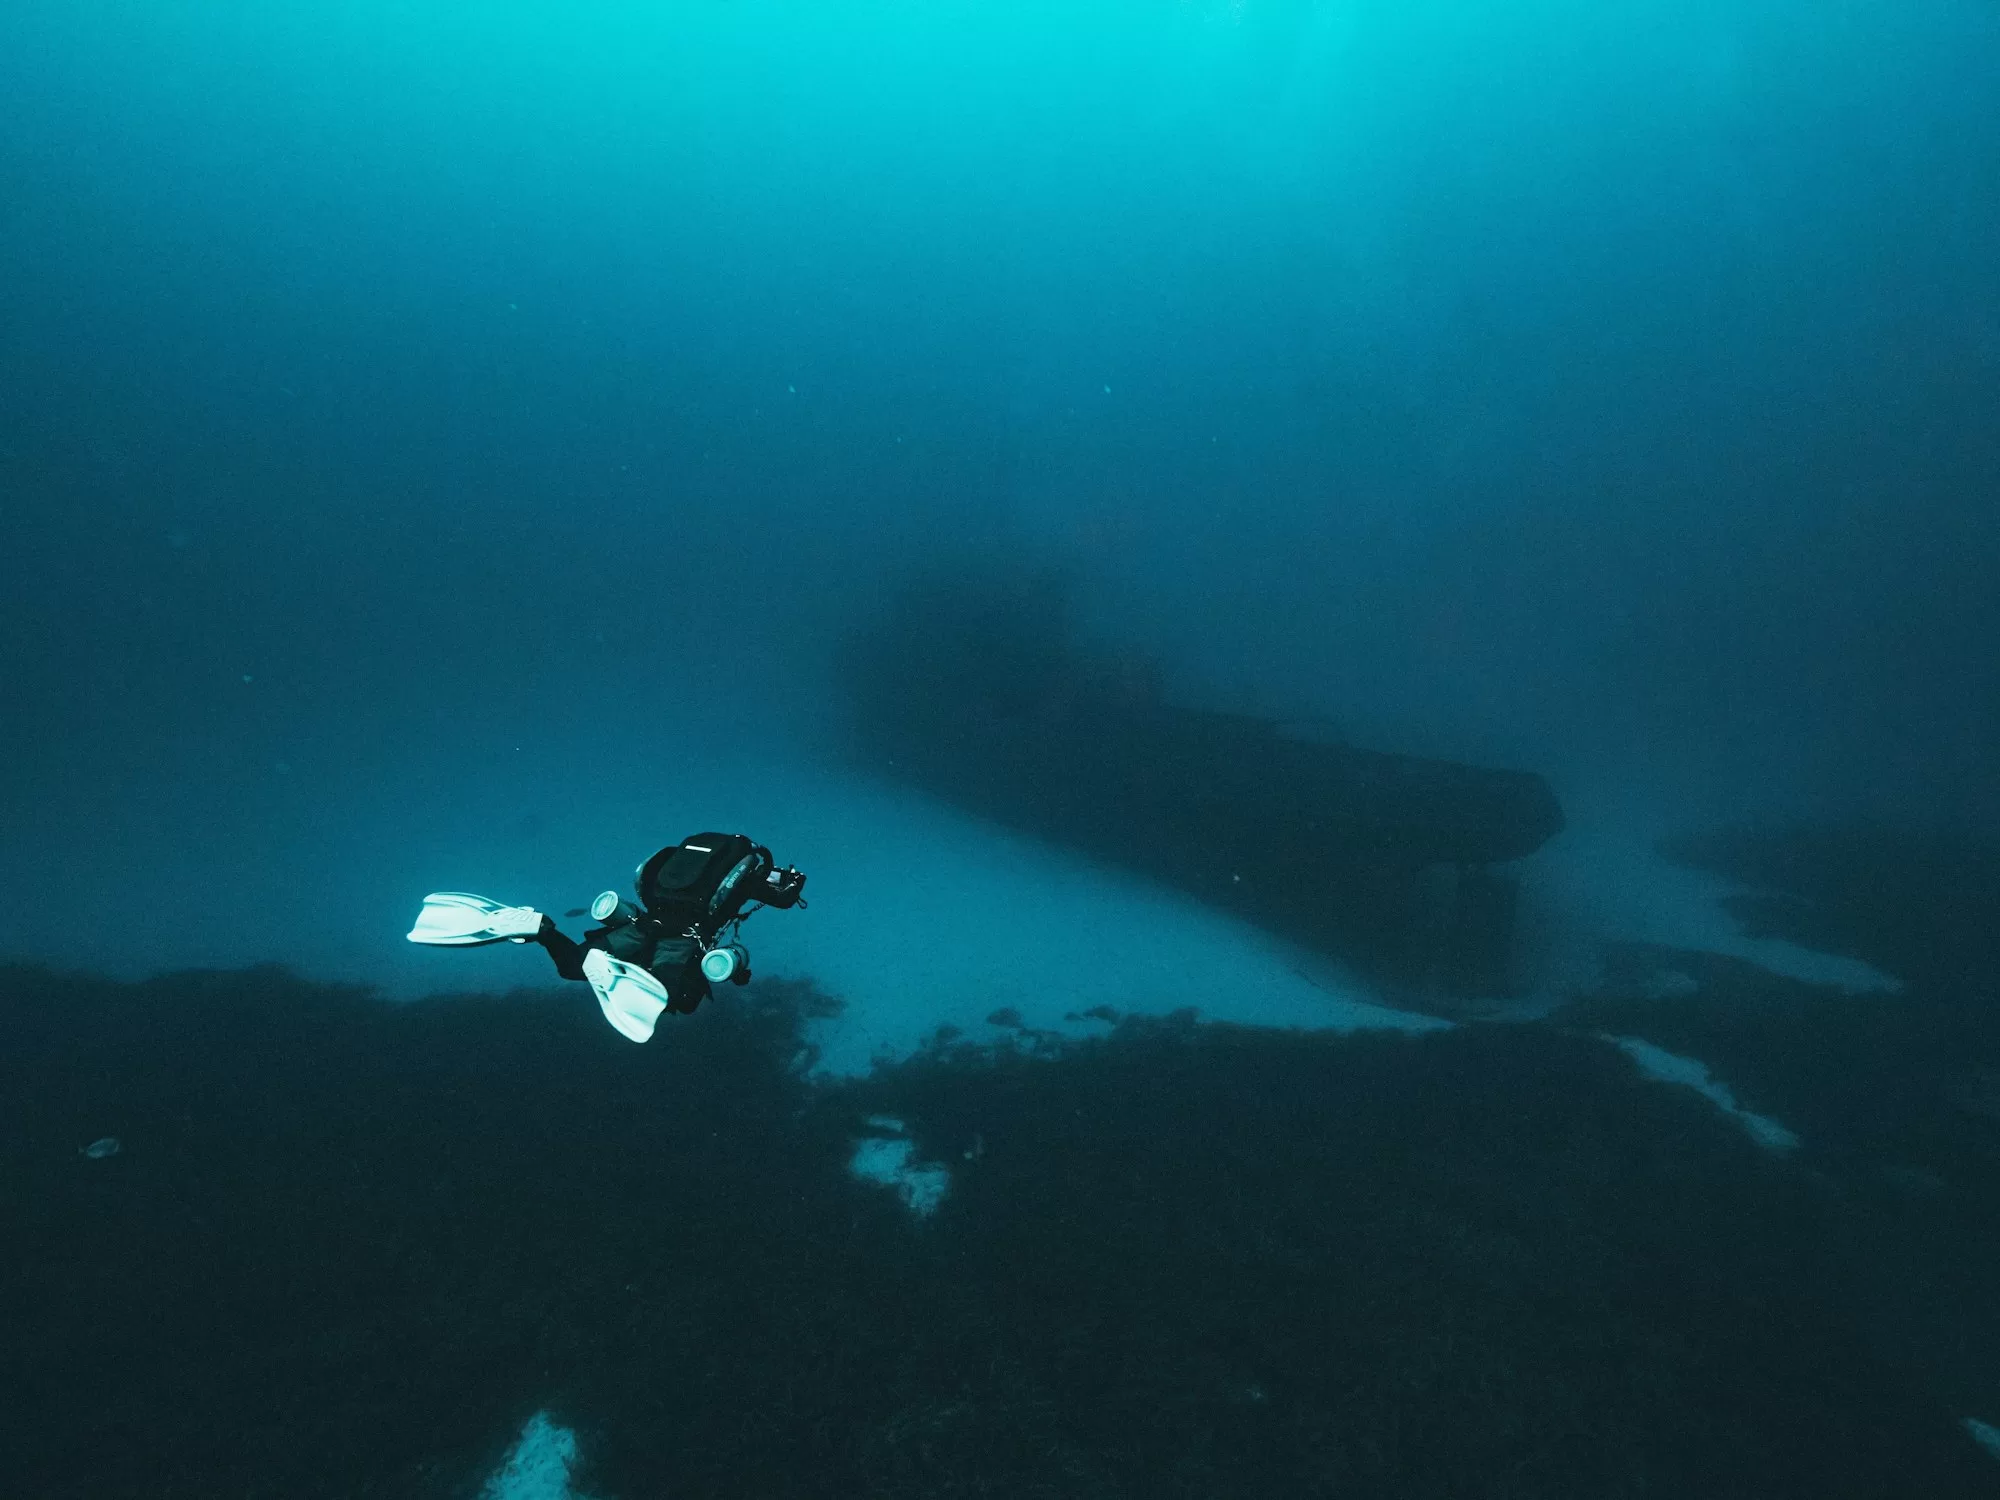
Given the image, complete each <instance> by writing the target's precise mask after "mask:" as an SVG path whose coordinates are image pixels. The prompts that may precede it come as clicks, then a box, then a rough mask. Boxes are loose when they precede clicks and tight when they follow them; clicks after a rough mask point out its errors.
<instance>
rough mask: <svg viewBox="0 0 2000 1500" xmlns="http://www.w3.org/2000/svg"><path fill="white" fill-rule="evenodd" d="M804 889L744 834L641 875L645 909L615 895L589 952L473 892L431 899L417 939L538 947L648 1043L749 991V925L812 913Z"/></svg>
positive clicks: (624, 1028) (700, 842)
mask: <svg viewBox="0 0 2000 1500" xmlns="http://www.w3.org/2000/svg"><path fill="white" fill-rule="evenodd" d="M805 885H806V877H805V876H804V875H803V874H802V873H800V871H799V870H798V869H797V867H796V866H793V865H786V866H785V867H784V868H783V869H779V868H778V865H777V861H776V860H775V859H773V858H772V856H771V851H770V850H769V849H766V848H765V847H764V846H763V845H762V844H759V843H754V842H752V841H751V839H750V838H749V837H748V836H746V835H744V834H740V833H696V834H690V835H689V836H688V837H687V838H684V839H682V840H681V841H680V842H679V843H678V844H669V845H668V846H667V847H666V848H664V849H662V850H660V851H659V852H658V853H656V854H654V855H653V856H652V857H651V858H650V859H648V860H646V862H645V863H644V864H642V865H640V866H639V870H638V875H637V877H636V879H635V880H634V881H633V892H634V894H635V895H637V896H638V898H639V901H638V904H637V905H634V904H633V903H632V902H630V901H627V900H625V899H624V898H623V897H621V896H620V895H619V894H618V893H617V892H616V891H606V892H604V893H603V894H602V895H601V896H599V897H598V898H597V899H596V900H595V901H593V902H591V903H590V907H589V913H590V916H591V917H592V919H593V920H595V921H596V922H597V924H598V925H597V926H596V927H593V928H591V929H590V930H589V931H588V932H586V933H585V934H584V935H583V940H582V941H581V942H578V941H576V940H575V939H573V938H571V937H569V936H568V935H567V934H565V933H564V932H563V931H562V930H561V929H560V928H558V927H557V926H556V924H555V919H554V918H552V917H547V916H544V915H543V914H542V913H541V912H539V911H536V910H534V909H533V908H531V907H526V906H503V905H501V904H500V903H499V902H497V901H489V900H487V899H486V898H485V897H484V896H472V895H467V894H466V893H465V892H463V891H435V892H433V893H432V894H430V895H428V896H426V897H425V898H424V905H423V909H422V911H420V912H419V913H418V914H417V923H416V926H414V927H413V928H411V929H410V933H409V939H410V941H411V942H413V943H425V944H429V945H432V946H436V947H447V948H468V947H477V946H480V945H482V944H486V943H502V942H512V943H539V944H540V945H541V946H542V947H543V948H544V949H546V950H547V952H548V955H549V957H550V958H552V959H554V960H555V966H556V972H557V973H558V974H560V975H562V977H563V978H565V979H578V980H583V981H585V982H587V983H588V984H589V985H590V987H591V989H592V990H594V991H595V992H596V994H597V1003H598V1005H599V1006H600V1007H602V1009H603V1011H604V1018H605V1020H607V1021H609V1022H610V1023H611V1024H612V1026H613V1027H615V1028H616V1029H617V1030H618V1032H619V1034H620V1035H622V1036H626V1037H629V1038H631V1039H632V1040H633V1041H635V1042H643V1041H647V1040H649V1039H650V1038H651V1037H652V1035H653V1027H654V1025H655V1023H656V1022H657V1021H658V1020H659V1018H660V1014H661V1012H663V1011H669V1010H670V1011H673V1012H675V1013H676V1014H679V1015H686V1014H688V1013H689V1012H691V1011H693V1010H694V1008H695V1007H696V1006H698V1005H700V1004H701V1002H702V1001H703V1000H706V999H707V998H708V997H709V995H710V994H711V993H712V991H711V990H710V988H709V986H710V985H711V984H720V983H722V982H723V981H724V980H727V981H728V982H729V983H731V984H748V983H749V982H750V952H749V950H748V949H747V948H745V947H744V946H743V944H742V942H741V940H740V938H739V932H740V929H741V927H742V925H743V923H744V921H745V920H746V919H747V918H748V917H749V916H750V915H751V914H752V913H753V912H754V911H756V909H757V908H758V907H761V906H770V907H776V908H778V909H779V910H784V909H787V908H790V907H794V906H799V907H803V906H804V905H805V904H806V903H805ZM570 915H572V916H581V915H583V913H582V912H581V911H577V912H572V913H571V914H570Z"/></svg>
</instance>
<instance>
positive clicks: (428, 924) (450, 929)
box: [410, 891, 542, 948]
mask: <svg viewBox="0 0 2000 1500" xmlns="http://www.w3.org/2000/svg"><path fill="white" fill-rule="evenodd" d="M541 929H542V914H541V913H540V912H538V911H536V910H535V909H534V908H533V907H528V906H502V905H501V904H500V903H499V902H498V901H488V900H487V899H486V898H485V897H484V896H469V895H467V894H466V893H465V892H464V891H433V892H431V894H430V895H428V896H426V897H424V908H423V910H422V911H420V912H418V913H417V925H416V926H414V927H412V928H411V929H410V941H411V942H413V943H429V944H430V945H432V946H433V947H437V948H476V947H478V946H479V945H480V944H481V943H505V942H514V943H525V942H527V941H528V940H529V939H531V938H533V937H534V935H535V934H536V933H537V932H540V931H541Z"/></svg>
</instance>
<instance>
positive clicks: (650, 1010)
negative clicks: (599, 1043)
mask: <svg viewBox="0 0 2000 1500" xmlns="http://www.w3.org/2000/svg"><path fill="white" fill-rule="evenodd" d="M583 977H584V978H585V979H588V980H589V981H590V987H591V988H592V989H593V990H595V991H597V1003H598V1004H599V1005H600V1006H602V1007H603V1009H604V1019H605V1020H607V1021H609V1022H610V1023H611V1025H612V1029H613V1030H615V1031H616V1032H617V1033H618V1034H619V1035H620V1036H624V1037H630V1038H631V1039H632V1040H633V1041H635V1042H648V1041H651V1040H652V1039H653V1026H654V1024H655V1023H656V1022H658V1021H659V1019H660V1012H661V1011H663V1010H665V1009H666V1008H667V990H666V986H665V985H663V984H661V983H660V981H659V980H657V979H655V978H654V977H653V976H652V975H651V974H649V973H647V972H646V971H645V970H644V969H642V968H640V967H639V966H638V965H637V964H628V963H626V962H625V960H624V959H622V958H613V957H612V956H611V955H610V954H609V953H606V952H605V951H604V950H603V949H602V948H592V949H591V950H590V951H589V952H588V953H586V954H584V956H583Z"/></svg>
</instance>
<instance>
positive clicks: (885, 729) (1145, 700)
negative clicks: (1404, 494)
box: [845, 577, 1563, 1003]
mask: <svg viewBox="0 0 2000 1500" xmlns="http://www.w3.org/2000/svg"><path fill="white" fill-rule="evenodd" d="M1062 601H1063V591H1062V589H1061V588H1060V587H1059V586H1057V585H1053V584H1046V583H1033V582H1023V581H1008V582H998V583H996V582H994V581H993V580H991V579H968V578H963V577H957V578H953V579H950V580H944V581H934V582H932V583H930V584H927V585H924V586H920V587H915V588H912V589H911V590H909V591H908V592H907V593H906V594H905V595H904V596H903V597H902V598H901V599H899V600H898V601H897V603H896V604H895V606H894V607H892V608H891V609H890V610H888V611H887V612H886V613H885V614H884V615H883V617H882V618H881V619H880V620H879V621H877V622H876V623H875V625H874V626H873V627H871V628H870V629H869V630H867V631H866V632H864V633H862V634H860V635H859V636H857V637H856V638H855V639H854V640H853V641H852V642H851V643H850V647H849V649H848V651H847V652H846V654H845V675H846V681H847V685H848V688H849V690H850V696H851V701H852V703H853V706H854V719H853V730H854V735H855V742H856V746H857V749H858V750H859V752H860V753H861V754H862V755H863V756H864V757H865V758H866V760H867V762H868V763H869V764H870V765H871V766H874V767H876V768H878V769H880V770H882V771H884V772H886V773H887V774H890V775H893V776H895V777H898V778H900V779H903V780H906V781H909V782H912V783H915V784H916V785H919V786H921V787H923V788H925V789H926V790H928V791H930V792H933V793H935V794H937V795H940V796H942V797H944V798H946V799H948V800H951V801H953V802H955V803H957V804H959V805H961V806H963V807H965V808H967V809H968V810H970V811H972V812H975V813H977V814H980V815H982V816H985V817H989V818H992V819H994V820H996V821H999V822H1002V823H1005V824H1008V825H1011V826H1013V827H1016V828H1019V829H1021V830H1023V831H1026V832H1030V833H1033V834H1035V835H1037V836H1039V837H1042V838H1046V839H1048V840H1050V841H1051V842H1055V843H1060V844H1064V845H1067V846H1069V847H1071V848H1074V849H1077V850H1080V851H1082V852H1084V853H1086V854H1089V855H1091V856H1094V857H1097V858H1100V859H1104V860H1106V861H1109V862H1114V863H1117V864H1120V865H1124V866H1127V867H1129V868H1131V869H1134V870H1137V871H1140V872H1142V873H1144V874H1146V875H1148V876H1150V877H1152V878H1155V879H1158V880H1161V881H1164V882H1166V883H1169V884H1172V885H1175V886H1178V887H1180V888H1181V889H1183V890H1185V891H1187V892H1188V893H1190V894H1192V895H1194V896H1196V897H1197V898H1199V899H1201V900H1202V901H1204V902H1208V903H1212V904H1214V905H1216V906H1218V907H1222V908H1225V909H1227V910H1229V911H1232V912H1234V913H1237V914H1238V915H1241V916H1243V917H1245V918H1247V919H1249V920H1251V921H1253V922H1255V923H1258V924H1259V925H1261V926H1264V927H1266V928H1267V929H1269V930H1272V931H1274V932H1277V933H1279V934H1281V935H1283V936H1285V937H1288V938H1291V939H1293V940H1295V941H1298V942H1300V943H1302V944H1305V945H1307V946H1309V947H1312V948H1315V949H1317V950H1319V951H1321V952H1324V953H1327V954H1329V955H1331V956H1333V957H1336V958H1338V959H1340V960H1341V961H1343V962H1345V963H1348V964H1351V965H1354V966H1356V967H1358V968H1361V969H1362V970H1364V971H1365V972H1368V973H1369V974H1371V975H1372V976H1373V977H1374V978H1376V979H1377V980H1379V981H1381V982H1384V983H1387V984H1388V985H1390V986H1391V987H1392V988H1393V989H1394V990H1396V991H1397V992H1398V993H1399V995H1400V996H1402V997H1403V998H1405V999H1413V1000H1415V1001H1417V1002H1419V1003H1421V1002H1422V1001H1423V1000H1424V999H1425V998H1426V997H1432V998H1437V999H1450V998H1453V997H1457V998H1469V997H1474V996H1490V995H1497V994H1504V993H1506V992H1507V990H1508V989H1509V981H1510V975H1509V968H1510V960H1509V950H1510V948H1511V942H1512V929H1513V904H1514V896H1513V893H1514V887H1513V884H1512V882H1511V880H1509V879H1508V878H1507V877H1506V876H1505V874H1504V872H1503V871H1501V870H1500V869H1498V868H1497V867H1500V866H1504V865H1505V864H1506V863H1507V862H1508V861H1511V860H1516V859H1519V858H1522V857H1523V856H1525V855H1528V854H1531V853H1533V852H1534V851H1535V850H1536V849H1538V848H1540V847H1541V845H1542V844H1543V843H1545V842H1546V841H1547V840H1548V839H1549V838H1551V837H1553V836H1554V835H1555V834H1556V833H1557V832H1559V831H1560V830H1561V828H1562V826H1563V817H1562V811H1561V808H1560V807H1559V806H1558V805H1557V802H1556V799H1555V795H1554V793H1553V792H1552V791H1551V790H1550V789H1549V786H1548V783H1547V782H1545V781H1544V780H1543V779H1542V778H1541V777H1540V776H1537V775H1534V774H1532V773H1529V772H1523V771H1505V770H1486V769H1482V768H1478V767H1473V766H1464V765H1456V764H1452V763H1449V762H1444V761H1437V760H1427V759H1421V758H1418V757H1415V756H1408V755H1395V754H1386V753H1382V752H1379V751H1372V750H1362V749H1357V748H1354V747H1352V746H1348V745H1345V744H1340V743H1335V742H1330V741H1328V740H1326V739H1324V738H1315V737H1313V736H1312V735H1311V734H1310V733H1303V732H1300V731H1299V730H1298V729H1296V728H1294V727H1292V726H1287V725H1285V724H1282V723H1280V722H1277V721H1272V720H1266V719H1260V718H1254V717H1249V716H1244V715H1237V714H1222V713H1214V712H1208V711H1203V710H1196V709H1188V708H1181V707H1177V706H1175V705H1173V704H1170V703H1168V702H1166V701H1165V700H1164V698H1163V697H1162V696H1161V695H1160V693H1159V691H1158V688H1157V686H1156V684H1155V682H1154V680H1153V674H1152V672H1151V670H1150V669H1149V668H1148V667H1147V666H1146V665H1145V664H1143V663H1135V662H1132V661H1129V660H1121V659H1117V658H1106V657H1101V656H1092V655H1089V654H1088V653H1086V652H1084V651H1083V650H1081V649H1080V648H1079V647H1078V646H1077V645H1076V644H1075V643H1074V640H1073V638H1072V636H1071V633H1070V631H1069V630H1068V628H1067V623H1066V618H1067V616H1066V611H1065V610H1064V608H1063V602H1062ZM1195 1003H1199V1001H1198V1000H1197V1001H1196V1002H1195Z"/></svg>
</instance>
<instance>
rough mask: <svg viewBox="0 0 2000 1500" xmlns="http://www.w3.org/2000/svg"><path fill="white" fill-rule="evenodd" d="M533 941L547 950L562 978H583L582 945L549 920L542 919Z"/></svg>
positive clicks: (547, 918)
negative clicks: (539, 929)
mask: <svg viewBox="0 0 2000 1500" xmlns="http://www.w3.org/2000/svg"><path fill="white" fill-rule="evenodd" d="M535 941H536V942H538V943H540V944H541V945H542V946H543V947H544V948H546V949H547V950H548V954H549V957H550V958H552V959H554V960H555V963H556V972H557V973H558V974H560V975H562V977H563V978H565V979H581V978H583V977H584V976H583V945H582V944H581V943H579V942H577V941H575V940H574V939H573V938H571V937H570V936H569V935H568V934H567V933H565V932H563V931H561V930H560V929H558V928H557V926H556V924H555V922H554V921H553V920H552V919H551V918H549V917H543V918H542V930H541V931H540V932H538V933H536V934H535Z"/></svg>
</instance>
